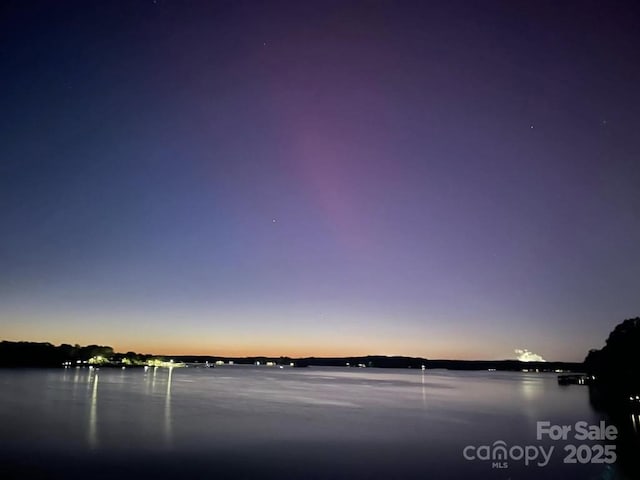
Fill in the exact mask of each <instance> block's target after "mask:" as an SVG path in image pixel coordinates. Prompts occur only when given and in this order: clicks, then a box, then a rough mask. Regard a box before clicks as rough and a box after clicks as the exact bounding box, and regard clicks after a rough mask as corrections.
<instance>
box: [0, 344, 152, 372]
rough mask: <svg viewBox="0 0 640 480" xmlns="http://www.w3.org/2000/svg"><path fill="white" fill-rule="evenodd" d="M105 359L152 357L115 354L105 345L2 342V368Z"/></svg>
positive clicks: (141, 358) (50, 365) (0, 358)
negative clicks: (96, 358)
mask: <svg viewBox="0 0 640 480" xmlns="http://www.w3.org/2000/svg"><path fill="white" fill-rule="evenodd" d="M95 357H104V358H108V359H112V360H113V361H116V362H117V361H119V360H121V359H122V358H124V357H127V358H131V359H135V360H139V361H144V360H146V359H147V358H151V355H140V354H137V353H135V352H128V353H115V352H114V351H113V348H112V347H109V346H105V345H87V346H80V345H68V344H62V345H58V346H56V345H53V344H51V343H37V342H9V341H2V342H0V366H2V367H58V366H60V365H61V364H62V363H63V362H76V361H88V360H89V359H91V358H95Z"/></svg>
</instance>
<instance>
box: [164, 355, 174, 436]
mask: <svg viewBox="0 0 640 480" xmlns="http://www.w3.org/2000/svg"><path fill="white" fill-rule="evenodd" d="M172 375H173V367H169V376H168V377H167V391H166V393H165V397H164V439H165V442H166V444H167V446H171V443H172V438H171V437H172V431H171V376H172Z"/></svg>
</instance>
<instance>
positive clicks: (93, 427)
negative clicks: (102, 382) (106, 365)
mask: <svg viewBox="0 0 640 480" xmlns="http://www.w3.org/2000/svg"><path fill="white" fill-rule="evenodd" d="M89 381H91V375H90V376H89ZM97 410H98V373H97V372H96V374H95V375H93V390H92V391H91V407H90V409H89V446H90V447H91V448H96V447H97V446H98V428H97V423H98V414H97Z"/></svg>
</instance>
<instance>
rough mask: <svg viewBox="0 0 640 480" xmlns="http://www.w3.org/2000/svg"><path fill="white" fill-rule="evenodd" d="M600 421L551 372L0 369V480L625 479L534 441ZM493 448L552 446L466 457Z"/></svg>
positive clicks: (611, 468)
mask: <svg viewBox="0 0 640 480" xmlns="http://www.w3.org/2000/svg"><path fill="white" fill-rule="evenodd" d="M600 420H602V417H601V416H600V415H599V414H598V413H597V412H595V411H594V410H593V409H592V407H591V406H590V403H589V396H588V390H587V388H586V387H584V386H577V385H576V386H568V387H560V386H558V384H557V381H556V375H555V374H543V373H520V372H450V371H439V370H427V371H426V372H424V373H423V372H421V371H418V370H409V369H407V370H387V369H349V368H314V367H310V368H303V369H295V368H284V369H280V368H272V367H252V366H240V365H236V366H223V367H217V368H215V369H193V368H174V369H171V370H169V369H161V368H160V369H155V370H154V369H150V370H149V371H147V372H144V371H143V370H142V369H128V370H115V369H104V368H103V369H101V370H98V371H96V370H93V371H91V370H88V369H86V368H70V369H59V370H58V369H49V370H27V369H25V370H11V369H5V370H0V478H3V479H6V478H63V477H64V478H91V479H95V478H113V477H114V476H115V475H117V476H119V477H120V478H133V477H137V478H154V479H160V478H212V479H213V478H248V479H250V478H259V479H268V478H283V479H288V478H295V479H298V478H299V479H312V478H319V479H320V478H321V479H325V478H331V479H334V478H336V479H338V478H339V479H343V478H344V479H347V478H348V479H359V478H371V479H378V478H379V479H405V478H406V479H432V478H434V479H463V478H464V479H467V478H487V479H493V478H495V479H508V478H511V479H514V480H515V479H521V478H522V479H530V478H531V479H533V478H540V477H544V478H546V479H553V478H562V479H574V478H575V479H609V478H611V479H612V478H623V477H622V475H621V474H620V473H619V471H618V467H617V465H616V464H615V463H614V464H612V465H608V464H604V463H585V464H581V463H575V464H565V463H563V459H564V458H565V456H566V455H567V452H566V451H565V447H566V445H567V444H569V443H573V444H576V445H579V444H582V443H584V444H587V445H589V448H592V446H594V445H596V444H600V445H605V444H607V443H609V444H611V443H613V442H607V441H597V440H594V441H591V440H589V441H575V440H573V437H572V435H573V433H572V434H570V436H569V439H568V441H562V440H559V441H552V440H549V439H548V438H547V437H545V438H544V439H543V440H541V441H538V440H537V439H536V425H537V422H539V421H549V422H550V423H551V424H561V425H564V424H566V425H572V426H573V425H575V423H576V422H578V421H585V422H587V423H588V424H589V425H597V424H598V422H599V421H600ZM498 440H502V441H504V442H505V444H506V445H507V448H509V449H510V448H511V447H514V446H516V447H517V446H520V447H522V449H524V448H526V447H527V446H531V449H530V453H531V455H533V449H534V448H535V449H539V447H543V448H545V449H547V450H548V448H549V447H552V446H553V447H554V451H553V452H552V454H551V455H550V460H549V463H548V464H546V465H544V466H539V465H537V464H536V462H539V461H542V456H541V454H540V456H539V457H538V458H537V459H535V460H532V461H531V462H530V464H529V465H528V466H527V465H525V462H524V459H520V460H518V459H517V458H516V459H514V458H508V459H507V463H506V464H502V465H496V464H494V462H492V460H480V459H478V458H475V459H471V460H467V459H465V457H464V456H463V451H464V449H465V447H467V446H471V447H473V448H472V449H469V450H467V454H468V456H473V454H474V452H475V453H476V454H477V455H479V456H482V455H481V454H480V452H481V450H476V448H477V447H480V446H482V445H490V446H491V445H493V444H494V442H496V441H498ZM513 452H514V457H517V456H518V455H517V454H518V449H517V448H516V449H515V450H513ZM498 466H503V467H506V468H498Z"/></svg>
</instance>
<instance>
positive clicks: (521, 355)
mask: <svg viewBox="0 0 640 480" xmlns="http://www.w3.org/2000/svg"><path fill="white" fill-rule="evenodd" d="M514 352H516V355H518V360H520V361H521V362H546V360H545V359H544V358H542V357H541V356H540V355H538V354H537V353H533V352H530V351H529V350H527V349H526V348H524V349H520V348H516V349H515V350H514Z"/></svg>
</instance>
